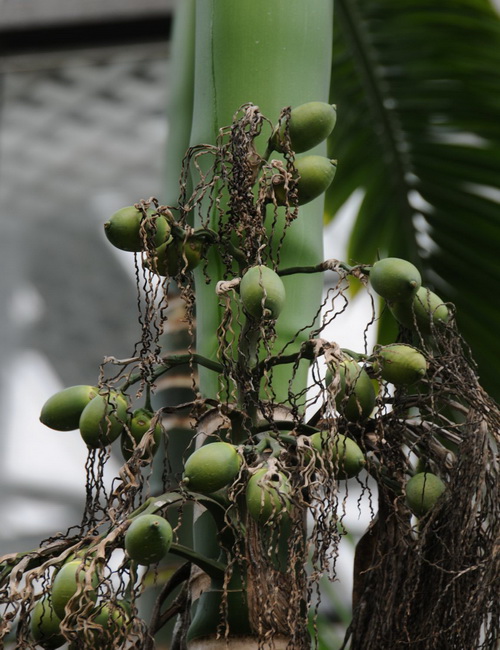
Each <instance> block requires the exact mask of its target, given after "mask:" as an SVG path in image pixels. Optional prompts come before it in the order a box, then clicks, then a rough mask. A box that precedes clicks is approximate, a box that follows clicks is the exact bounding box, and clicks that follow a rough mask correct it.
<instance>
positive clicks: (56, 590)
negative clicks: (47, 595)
mask: <svg viewBox="0 0 500 650" xmlns="http://www.w3.org/2000/svg"><path fill="white" fill-rule="evenodd" d="M87 571H88V568H86V567H85V565H84V564H82V560H81V559H76V560H71V561H70V562H67V563H66V564H64V565H63V566H62V567H61V568H60V569H59V571H58V572H57V573H56V575H55V577H54V581H53V583H52V588H51V599H52V607H53V608H54V612H55V613H56V614H57V616H58V617H59V618H60V619H63V618H64V615H65V612H64V608H65V607H66V604H67V603H68V601H69V600H70V599H71V598H72V597H73V596H74V595H75V594H76V592H77V590H78V591H79V592H80V593H82V592H83V590H84V589H85V590H86V597H87V598H88V599H90V600H93V601H94V602H95V601H96V599H97V594H96V592H95V591H94V589H87V586H86V572H87ZM90 582H91V585H92V587H94V588H95V587H97V585H98V582H99V578H98V576H97V574H96V573H93V574H92V576H91V578H90Z"/></svg>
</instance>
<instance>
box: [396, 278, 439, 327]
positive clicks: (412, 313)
mask: <svg viewBox="0 0 500 650" xmlns="http://www.w3.org/2000/svg"><path fill="white" fill-rule="evenodd" d="M389 309H390V310H391V313H392V314H393V316H394V318H395V319H396V320H397V321H398V322H399V323H401V325H404V327H408V328H409V329H413V328H414V327H415V324H416V326H417V328H418V329H419V331H420V332H422V334H430V333H431V332H432V328H433V327H437V326H439V325H440V324H442V323H446V322H447V321H448V318H449V315H450V314H449V311H448V307H447V306H446V305H445V304H444V303H443V301H442V300H441V298H440V297H439V296H438V295H437V294H435V293H433V292H432V291H430V290H429V289H426V288H425V287H420V289H419V290H418V291H417V293H416V295H415V297H414V298H413V300H412V301H410V302H395V303H390V304H389Z"/></svg>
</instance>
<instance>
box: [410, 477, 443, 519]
mask: <svg viewBox="0 0 500 650" xmlns="http://www.w3.org/2000/svg"><path fill="white" fill-rule="evenodd" d="M445 490H446V486H445V484H444V483H443V481H442V480H441V479H440V478H439V476H436V475H435V474H431V473H430V472H421V473H419V474H415V476H412V477H411V479H410V480H409V481H408V483H407V484H406V503H407V504H408V507H409V508H410V510H411V511H412V512H413V514H415V515H416V516H417V517H423V516H424V515H426V514H427V513H428V512H429V511H430V510H432V508H433V507H434V506H435V504H436V501H437V500H438V499H439V497H440V496H441V495H442V494H443V492H444V491H445Z"/></svg>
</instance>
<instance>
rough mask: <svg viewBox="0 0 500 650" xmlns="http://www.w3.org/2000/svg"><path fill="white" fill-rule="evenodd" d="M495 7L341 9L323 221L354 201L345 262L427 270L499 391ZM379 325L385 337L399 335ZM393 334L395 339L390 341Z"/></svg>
mask: <svg viewBox="0 0 500 650" xmlns="http://www.w3.org/2000/svg"><path fill="white" fill-rule="evenodd" d="M497 10H498V2H497V3H496V8H495V5H494V4H491V3H490V2H489V1H488V0H438V1H437V2H436V0H429V1H427V0H362V1H361V0H336V3H335V45H334V54H333V68H332V71H333V79H332V93H331V99H332V101H333V102H335V103H336V104H337V105H338V121H337V126H336V128H335V130H334V132H333V134H332V137H331V142H330V151H331V154H332V155H333V156H334V157H336V158H338V159H339V166H338V171H337V176H336V178H335V181H334V183H333V184H332V186H331V190H330V192H329V195H328V198H327V204H326V211H325V218H326V220H327V221H330V220H332V219H335V216H336V214H337V213H338V210H339V209H340V208H341V207H342V206H344V205H345V204H346V202H347V201H349V199H351V200H352V199H353V197H354V201H353V203H355V215H354V222H353V226H352V230H351V236H350V240H349V246H348V251H347V260H348V261H351V262H363V263H369V262H373V261H374V260H376V259H377V257H378V256H380V257H386V256H398V257H404V258H406V259H409V260H411V261H413V262H414V263H416V264H417V265H418V266H419V268H421V270H422V272H423V277H424V282H425V283H426V284H427V285H428V286H429V287H430V288H433V289H434V290H435V291H436V292H437V293H438V294H439V295H440V296H441V297H442V298H443V300H449V301H452V302H453V303H454V304H455V305H456V308H457V320H458V325H459V328H460V331H461V332H462V334H463V335H464V337H465V339H466V340H467V342H468V343H469V345H470V346H471V348H472V353H473V357H474V358H475V359H476V361H477V362H478V364H479V375H480V378H481V382H482V384H483V386H484V387H485V388H486V389H487V390H488V391H489V392H490V394H492V395H493V396H494V397H495V398H496V399H497V400H498V399H499V398H500V385H499V382H498V378H497V375H496V373H497V365H498V361H499V359H500V339H499V337H498V335H497V332H498V330H499V328H500V308H499V307H500V305H499V300H498V283H499V281H500V264H499V261H498V260H499V251H500V122H499V114H500V75H499V73H498V71H499V70H500V21H499V18H498V12H497ZM384 316H385V314H383V316H382V319H381V332H380V336H381V339H382V341H384V342H387V341H389V340H391V338H392V337H393V335H394V327H395V326H394V323H393V321H392V318H391V317H390V316H389V317H388V318H386V317H384ZM391 329H392V331H391Z"/></svg>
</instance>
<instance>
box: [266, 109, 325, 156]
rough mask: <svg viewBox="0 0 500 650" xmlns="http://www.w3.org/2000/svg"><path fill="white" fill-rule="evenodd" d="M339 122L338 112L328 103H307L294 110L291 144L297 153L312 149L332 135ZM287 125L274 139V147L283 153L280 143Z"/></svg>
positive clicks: (290, 132)
mask: <svg viewBox="0 0 500 650" xmlns="http://www.w3.org/2000/svg"><path fill="white" fill-rule="evenodd" d="M336 121H337V110H336V108H335V106H333V105H332V104H327V103H326V102H307V103H306V104H301V105H300V106H297V107H295V108H293V109H292V111H291V113H290V120H289V122H288V130H289V135H290V143H291V146H292V149H293V151H294V152H295V153H302V152H303V151H308V150H309V149H312V148H313V147H315V146H316V145H318V144H319V143H320V142H323V140H326V138H327V137H328V136H329V135H330V133H331V132H332V131H333V128H334V126H335V122H336ZM284 131H285V125H283V126H282V128H281V129H280V133H279V135H278V136H276V137H274V138H273V143H272V144H273V146H274V148H275V149H276V150H277V151H283V147H282V145H281V143H280V141H281V140H282V139H283V135H284Z"/></svg>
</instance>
